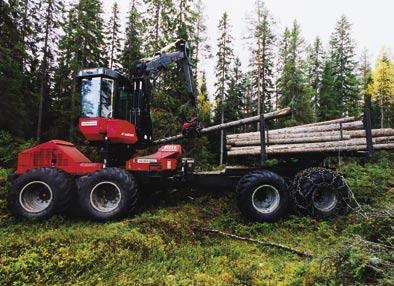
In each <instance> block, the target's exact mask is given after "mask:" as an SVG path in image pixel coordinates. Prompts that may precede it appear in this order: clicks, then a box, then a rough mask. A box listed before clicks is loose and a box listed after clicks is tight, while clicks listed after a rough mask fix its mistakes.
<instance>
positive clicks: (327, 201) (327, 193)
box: [312, 184, 338, 212]
mask: <svg viewBox="0 0 394 286" xmlns="http://www.w3.org/2000/svg"><path fill="white" fill-rule="evenodd" d="M312 202H313V206H314V207H315V208H316V209H318V210H320V211H322V212H329V211H331V210H333V209H334V208H335V206H336V204H337V202H338V200H337V196H336V194H335V190H333V189H332V188H331V187H330V186H329V185H328V184H323V185H320V186H317V187H316V188H315V189H314V191H313V195H312Z"/></svg>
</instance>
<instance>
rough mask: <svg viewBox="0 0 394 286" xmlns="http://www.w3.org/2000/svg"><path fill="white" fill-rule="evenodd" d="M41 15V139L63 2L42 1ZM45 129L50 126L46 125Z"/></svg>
mask: <svg viewBox="0 0 394 286" xmlns="http://www.w3.org/2000/svg"><path fill="white" fill-rule="evenodd" d="M41 5H42V6H41V9H40V15H41V17H40V18H42V19H44V26H43V29H42V31H41V35H40V36H41V37H40V42H41V43H42V48H41V51H40V52H41V54H42V58H41V63H40V93H39V109H38V122H37V134H36V139H37V141H38V142H39V141H40V139H41V135H42V134H41V132H42V125H43V122H44V123H46V122H48V121H49V120H48V119H49V117H48V116H49V114H48V109H49V105H50V97H49V95H50V94H49V92H50V81H51V78H50V77H51V75H52V73H53V70H54V65H55V53H56V50H55V49H56V46H55V45H54V43H56V42H57V40H58V33H59V25H60V20H61V19H60V15H61V13H62V11H63V9H64V6H63V2H62V1H60V0H45V1H42V2H41ZM44 127H45V129H47V128H49V126H47V125H46V126H44Z"/></svg>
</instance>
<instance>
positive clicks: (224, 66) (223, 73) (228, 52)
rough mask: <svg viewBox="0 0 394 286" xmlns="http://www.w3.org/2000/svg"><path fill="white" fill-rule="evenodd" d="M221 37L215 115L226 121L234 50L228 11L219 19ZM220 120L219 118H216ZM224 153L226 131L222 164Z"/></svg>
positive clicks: (222, 132)
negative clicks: (226, 105) (225, 115)
mask: <svg viewBox="0 0 394 286" xmlns="http://www.w3.org/2000/svg"><path fill="white" fill-rule="evenodd" d="M218 28H219V38H218V52H217V53H216V57H217V64H216V83H215V87H216V92H215V99H216V109H215V117H216V118H218V117H219V118H220V119H219V122H220V123H224V118H225V117H224V113H225V110H224V108H225V104H224V102H225V100H226V98H227V97H228V93H229V84H230V81H231V70H230V68H231V62H232V59H233V51H232V48H231V43H232V37H231V34H230V25H229V20H228V15H227V13H224V14H223V16H222V18H221V19H220V21H219V26H218ZM215 121H216V122H217V121H218V120H217V119H216V120H215ZM223 155H224V131H223V130H222V131H221V132H220V164H223Z"/></svg>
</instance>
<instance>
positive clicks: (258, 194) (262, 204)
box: [252, 185, 280, 213]
mask: <svg viewBox="0 0 394 286" xmlns="http://www.w3.org/2000/svg"><path fill="white" fill-rule="evenodd" d="M252 203H253V207H254V208H255V209H256V210H257V211H259V212H261V213H272V212H273V211H275V210H276V209H277V208H278V206H279V203H280V195H279V191H278V190H277V189H276V188H275V187H274V186H271V185H262V186H259V187H258V188H256V189H255V190H254V191H253V194H252Z"/></svg>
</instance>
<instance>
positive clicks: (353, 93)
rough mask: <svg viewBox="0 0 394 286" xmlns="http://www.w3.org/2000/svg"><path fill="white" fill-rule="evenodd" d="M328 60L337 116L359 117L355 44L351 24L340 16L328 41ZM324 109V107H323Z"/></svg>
mask: <svg viewBox="0 0 394 286" xmlns="http://www.w3.org/2000/svg"><path fill="white" fill-rule="evenodd" d="M329 57H330V58H329V60H330V61H331V62H332V66H333V72H334V75H335V76H333V80H334V82H333V87H334V90H333V92H334V93H333V94H332V96H334V97H335V98H336V101H337V104H338V111H339V115H341V116H342V115H354V116H357V115H359V109H360V106H359V105H360V104H359V103H360V93H359V90H358V83H357V77H356V61H355V44H354V41H353V39H352V38H351V24H350V23H349V21H348V19H347V18H346V16H342V17H341V18H340V19H339V21H338V22H337V24H336V26H335V30H334V33H333V34H332V36H331V39H330V53H329ZM323 108H324V107H323Z"/></svg>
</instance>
